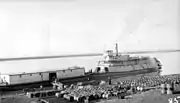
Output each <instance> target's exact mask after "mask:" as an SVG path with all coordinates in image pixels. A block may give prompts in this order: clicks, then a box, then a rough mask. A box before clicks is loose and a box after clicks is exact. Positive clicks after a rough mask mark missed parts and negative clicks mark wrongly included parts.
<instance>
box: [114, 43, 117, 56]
mask: <svg viewBox="0 0 180 103" xmlns="http://www.w3.org/2000/svg"><path fill="white" fill-rule="evenodd" d="M115 49H116V56H118V43H116V48H115Z"/></svg>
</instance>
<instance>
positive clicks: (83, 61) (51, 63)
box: [0, 53, 180, 74]
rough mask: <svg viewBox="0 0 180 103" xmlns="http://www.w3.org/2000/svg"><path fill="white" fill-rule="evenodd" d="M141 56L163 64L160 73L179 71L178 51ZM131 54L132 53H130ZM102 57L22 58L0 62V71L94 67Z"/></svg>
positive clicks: (179, 56) (13, 71)
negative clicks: (157, 60) (155, 58)
mask: <svg viewBox="0 0 180 103" xmlns="http://www.w3.org/2000/svg"><path fill="white" fill-rule="evenodd" d="M140 55H143V56H151V57H157V58H158V59H159V60H160V61H161V63H162V65H163V73H162V74H172V73H180V69H179V68H180V53H161V54H160V53H153V54H139V56H140ZM132 56H133V55H132ZM101 59H103V58H102V57H81V58H80V57H78V58H59V59H46V60H24V61H8V62H0V72H1V73H2V74H3V73H17V72H37V71H51V70H57V69H63V68H66V67H70V66H75V65H77V66H84V67H85V68H86V70H88V69H90V68H94V67H95V65H96V63H97V61H98V60H101Z"/></svg>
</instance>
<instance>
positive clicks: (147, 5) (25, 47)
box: [0, 0, 180, 74]
mask: <svg viewBox="0 0 180 103" xmlns="http://www.w3.org/2000/svg"><path fill="white" fill-rule="evenodd" d="M179 6H180V3H179V1H178V0H36V1H35V0H32V1H30V0H15V1H13V0H0V58H4V57H23V56H42V55H60V54H71V53H76V54H77V53H97V52H98V53H101V52H104V50H106V49H113V48H114V44H115V43H116V42H117V43H118V44H119V51H120V52H124V51H136V50H157V49H160V50H161V49H180V43H179V30H178V27H179V20H178V18H179V10H180V9H179ZM139 55H141V54H139ZM146 55H147V56H153V57H157V58H159V59H160V61H161V62H162V64H163V69H164V74H168V73H176V72H179V73H180V70H179V67H180V64H179V63H178V62H179V61H180V59H179V57H180V53H168V54H167V53H163V54H146ZM99 59H102V58H101V57H94V58H89V57H88V58H66V59H53V60H52V59H51V60H34V61H31V60H30V61H14V62H2V63H0V72H1V73H12V72H13V73H15V72H34V71H41V70H53V69H59V68H66V67H68V66H73V65H82V66H85V67H86V68H93V67H95V63H96V61H97V60H99Z"/></svg>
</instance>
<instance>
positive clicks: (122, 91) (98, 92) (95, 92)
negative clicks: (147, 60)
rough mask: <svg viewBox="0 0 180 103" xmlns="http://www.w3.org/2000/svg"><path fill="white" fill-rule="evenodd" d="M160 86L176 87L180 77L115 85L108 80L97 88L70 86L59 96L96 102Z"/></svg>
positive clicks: (144, 79) (142, 79)
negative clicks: (169, 85)
mask: <svg viewBox="0 0 180 103" xmlns="http://www.w3.org/2000/svg"><path fill="white" fill-rule="evenodd" d="M161 84H171V85H173V86H178V85H179V84H180V75H166V76H155V77H150V76H149V77H148V76H144V77H141V78H139V79H134V80H124V81H119V82H117V83H112V82H111V79H110V78H109V79H108V81H107V83H105V84H101V85H98V86H92V85H87V86H79V85H71V86H69V87H67V88H65V89H64V90H63V91H61V93H59V96H60V97H63V98H64V99H67V100H70V101H72V100H76V101H84V100H86V99H88V100H96V99H100V98H106V99H107V98H109V97H118V98H125V96H127V95H131V94H134V93H136V92H143V91H144V90H146V89H145V88H149V87H159V86H160V85H161Z"/></svg>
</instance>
